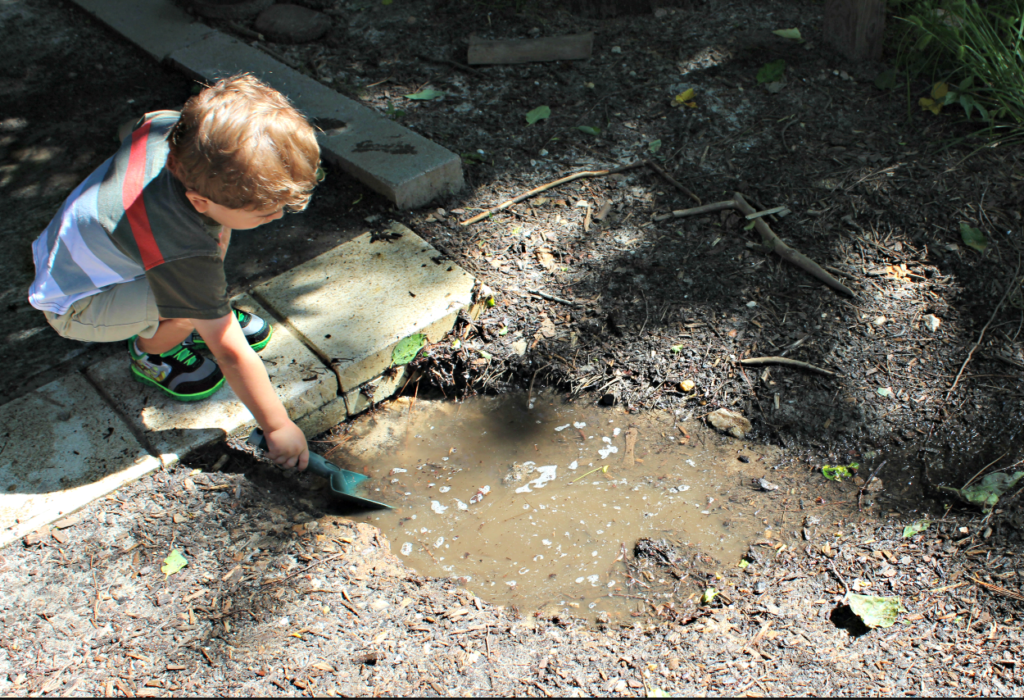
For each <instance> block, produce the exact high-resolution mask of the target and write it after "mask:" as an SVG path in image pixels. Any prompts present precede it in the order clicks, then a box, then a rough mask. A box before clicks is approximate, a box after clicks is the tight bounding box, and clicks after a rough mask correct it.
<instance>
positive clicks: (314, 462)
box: [247, 428, 391, 510]
mask: <svg viewBox="0 0 1024 700" xmlns="http://www.w3.org/2000/svg"><path fill="white" fill-rule="evenodd" d="M247 442H248V443H249V444H250V445H252V446H253V447H257V448H259V449H261V450H266V449H267V438H266V437H264V435H263V431H262V430H260V429H259V428H256V429H255V430H253V431H252V433H250V434H249V440H248V441H247ZM306 469H307V470H308V471H309V472H310V473H312V474H316V475H317V476H322V477H323V478H325V479H327V482H328V484H330V488H331V494H332V495H334V496H335V497H337V498H339V499H341V500H343V501H345V502H347V503H348V504H349V505H351V506H353V507H355V508H359V509H361V510H372V509H377V508H391V506H389V505H388V504H386V503H380V502H379V501H373V500H371V499H369V498H363V497H362V496H357V495H356V488H357V487H358V486H359V484H361V483H362V482H364V481H366V480H367V479H369V478H370V477H368V476H366V475H365V474H357V473H356V472H350V471H349V470H347V469H342V468H341V467H336V466H335V465H333V464H331V463H330V462H328V461H327V460H326V459H324V458H323V457H321V456H320V455H318V454H317V453H315V452H313V451H312V450H310V452H309V465H308V466H307V467H306Z"/></svg>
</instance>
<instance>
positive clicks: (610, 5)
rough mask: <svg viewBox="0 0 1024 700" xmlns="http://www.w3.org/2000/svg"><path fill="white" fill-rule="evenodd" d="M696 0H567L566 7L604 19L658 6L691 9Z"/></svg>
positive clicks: (641, 12) (585, 14)
mask: <svg viewBox="0 0 1024 700" xmlns="http://www.w3.org/2000/svg"><path fill="white" fill-rule="evenodd" d="M697 2H699V0H567V2H566V7H567V8H568V9H569V11H570V12H572V13H573V14H578V15H581V16H583V17H598V18H602V19H604V18H607V17H621V16H623V15H642V14H647V13H650V12H653V11H654V10H656V9H658V8H659V7H676V8H680V9H683V10H692V9H693V6H694V5H696V4H697Z"/></svg>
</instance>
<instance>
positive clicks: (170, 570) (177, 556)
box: [160, 549, 188, 576]
mask: <svg viewBox="0 0 1024 700" xmlns="http://www.w3.org/2000/svg"><path fill="white" fill-rule="evenodd" d="M186 566H188V559H186V558H185V557H183V556H181V552H179V551H178V550H176V549H172V550H171V553H170V554H168V555H167V558H166V559H164V565H163V566H161V567H160V570H161V571H163V572H164V574H166V575H167V576H170V575H172V574H176V573H178V572H179V571H181V570H182V569H184V568H185V567H186Z"/></svg>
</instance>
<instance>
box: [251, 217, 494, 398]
mask: <svg viewBox="0 0 1024 700" xmlns="http://www.w3.org/2000/svg"><path fill="white" fill-rule="evenodd" d="M392 230H393V231H395V232H400V233H401V238H398V239H396V240H378V241H375V242H374V241H373V236H372V234H369V233H366V234H363V235H362V236H359V237H358V238H355V239H353V240H351V241H349V242H348V243H344V244H342V245H340V246H338V247H337V248H335V249H334V250H332V251H329V252H327V253H324V254H323V255H320V256H318V257H316V258H313V259H312V260H310V261H309V262H306V263H304V264H302V265H299V266H298V267H295V268H292V269H291V270H289V271H288V272H285V273H283V274H281V275H278V276H277V277H275V278H274V279H272V280H270V281H268V282H265V283H264V284H261V285H260V286H258V287H256V288H255V289H254V290H253V295H254V296H255V297H256V298H257V299H259V300H260V301H261V302H262V303H263V304H264V305H266V306H267V307H269V308H270V309H272V310H273V312H274V313H275V314H276V315H277V316H278V317H279V318H284V319H287V322H288V324H289V325H291V326H292V328H294V329H295V330H297V331H298V332H299V333H300V334H301V335H302V336H303V337H304V338H305V340H306V343H307V345H309V346H310V347H311V348H313V349H314V350H315V351H316V352H317V354H319V355H320V357H321V358H322V359H323V360H324V361H325V362H327V363H329V364H330V365H331V366H333V367H334V369H335V371H336V372H337V373H338V381H339V382H340V384H341V388H342V391H345V392H350V391H352V390H353V389H356V388H357V387H359V386H360V385H361V384H363V383H364V382H367V381H370V380H372V379H374V378H375V377H377V376H378V375H379V374H380V373H381V372H383V371H384V370H385V369H387V368H388V366H389V365H390V364H391V352H392V350H393V348H394V346H395V345H396V344H397V343H398V341H400V340H401V339H402V338H405V337H406V336H409V335H412V334H413V333H425V334H426V335H427V337H428V339H429V340H430V341H431V342H437V341H438V340H440V339H441V337H442V336H443V335H444V334H445V333H447V332H448V331H449V330H451V328H452V326H453V325H454V323H455V317H456V316H457V315H458V312H459V310H460V309H462V308H464V307H465V306H467V305H469V303H470V301H471V293H472V289H473V283H474V280H473V277H472V276H471V275H470V274H469V273H467V272H466V271H465V270H463V269H462V268H460V267H459V266H458V265H456V264H455V263H453V262H451V261H450V260H447V259H445V258H444V257H443V256H442V255H441V254H440V253H439V252H438V251H437V250H435V249H434V248H432V247H431V246H430V245H429V244H427V242H426V241H424V240H423V239H422V238H420V237H419V236H417V235H416V234H415V233H413V232H412V231H411V230H409V229H408V228H406V227H405V226H402V225H401V224H392Z"/></svg>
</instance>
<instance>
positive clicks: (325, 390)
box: [86, 295, 345, 464]
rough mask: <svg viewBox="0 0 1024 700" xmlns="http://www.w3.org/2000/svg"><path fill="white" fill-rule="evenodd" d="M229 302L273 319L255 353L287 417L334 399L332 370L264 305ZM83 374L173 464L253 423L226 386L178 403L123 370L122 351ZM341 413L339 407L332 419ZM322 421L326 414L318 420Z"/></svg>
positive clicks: (335, 389) (125, 357)
mask: <svg viewBox="0 0 1024 700" xmlns="http://www.w3.org/2000/svg"><path fill="white" fill-rule="evenodd" d="M233 303H234V305H235V306H237V307H238V308H240V309H242V310H244V311H249V312H251V313H255V314H257V315H258V316H260V317H261V318H264V319H266V320H267V321H270V322H271V323H273V326H274V337H273V338H272V339H271V341H270V344H269V345H267V347H266V348H265V349H264V350H263V351H262V352H261V353H260V357H261V358H262V359H263V363H264V364H265V365H266V367H267V373H268V374H269V375H270V381H271V383H272V384H273V385H274V388H275V390H276V391H277V395H278V396H279V397H280V398H281V401H282V403H284V406H285V408H286V409H287V410H288V415H289V416H291V418H292V419H293V420H298V419H300V418H302V417H303V416H306V415H307V414H311V413H314V412H316V411H317V410H318V409H320V408H322V407H323V406H325V405H327V404H330V403H332V402H335V403H336V402H337V399H338V382H337V379H336V378H335V376H334V374H333V373H332V372H331V371H330V370H329V369H327V368H326V367H325V366H324V364H323V363H322V362H321V361H320V359H319V358H317V357H316V355H314V354H313V353H312V352H310V350H309V349H308V348H307V347H306V346H305V345H303V344H302V342H301V341H300V340H299V339H298V338H297V337H296V336H295V334H294V333H292V332H291V331H290V330H289V329H288V328H287V326H285V325H284V324H281V323H274V322H273V320H272V317H271V315H270V314H269V313H267V311H266V309H264V308H262V307H261V306H260V305H259V304H257V303H256V302H255V301H254V300H253V299H252V298H251V297H249V296H248V295H242V296H241V297H239V298H237V299H235V301H234V302H233ZM86 372H87V373H88V375H89V377H90V378H91V379H92V381H93V382H94V383H95V384H96V386H98V387H100V389H101V391H103V392H104V393H105V394H106V395H107V396H108V397H109V400H110V402H111V405H113V406H117V407H118V410H119V411H120V412H121V413H122V415H123V416H124V417H125V420H127V421H129V423H130V424H132V425H133V426H134V427H135V429H136V431H137V432H138V433H139V434H140V435H142V436H143V439H144V440H145V441H146V442H147V443H148V446H149V447H150V449H152V450H153V452H154V453H155V454H159V455H161V457H162V459H163V460H164V461H165V462H167V463H168V464H176V463H177V461H178V460H179V459H180V458H181V457H183V456H184V455H186V454H188V453H189V452H191V451H193V450H196V449H198V448H200V447H203V446H205V445H209V444H211V443H213V442H216V441H218V440H222V439H224V438H225V437H226V436H230V435H238V434H241V433H245V432H248V431H249V430H252V429H253V428H254V427H256V421H255V420H254V419H253V416H252V414H251V413H250V412H249V410H248V409H247V408H246V407H245V406H244V405H243V404H242V402H241V401H239V400H238V398H237V397H236V396H235V393H234V392H233V391H232V390H231V388H230V387H229V386H228V385H227V384H225V385H224V386H223V387H222V388H221V389H220V390H219V391H218V392H217V393H216V394H214V395H213V396H211V397H210V398H209V399H206V400H205V401H197V402H194V403H182V402H180V401H175V400H174V399H172V398H170V397H169V396H166V395H165V394H163V393H162V392H160V391H158V390H157V389H154V388H152V387H146V386H143V385H142V384H139V383H138V382H136V381H135V380H134V379H133V378H132V376H131V373H130V372H129V370H128V355H127V353H125V354H124V355H123V356H117V357H112V358H110V359H108V360H106V361H104V362H101V363H99V364H96V365H93V366H92V367H89V368H88V369H87V370H86ZM344 416H345V414H344V410H343V409H341V411H340V415H339V416H338V419H337V420H335V423H337V422H339V421H340V420H342V419H344ZM328 419H329V416H328V417H326V418H324V420H325V421H326V420H328ZM300 422H301V421H300ZM324 429H326V428H324ZM309 434H312V433H309Z"/></svg>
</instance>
